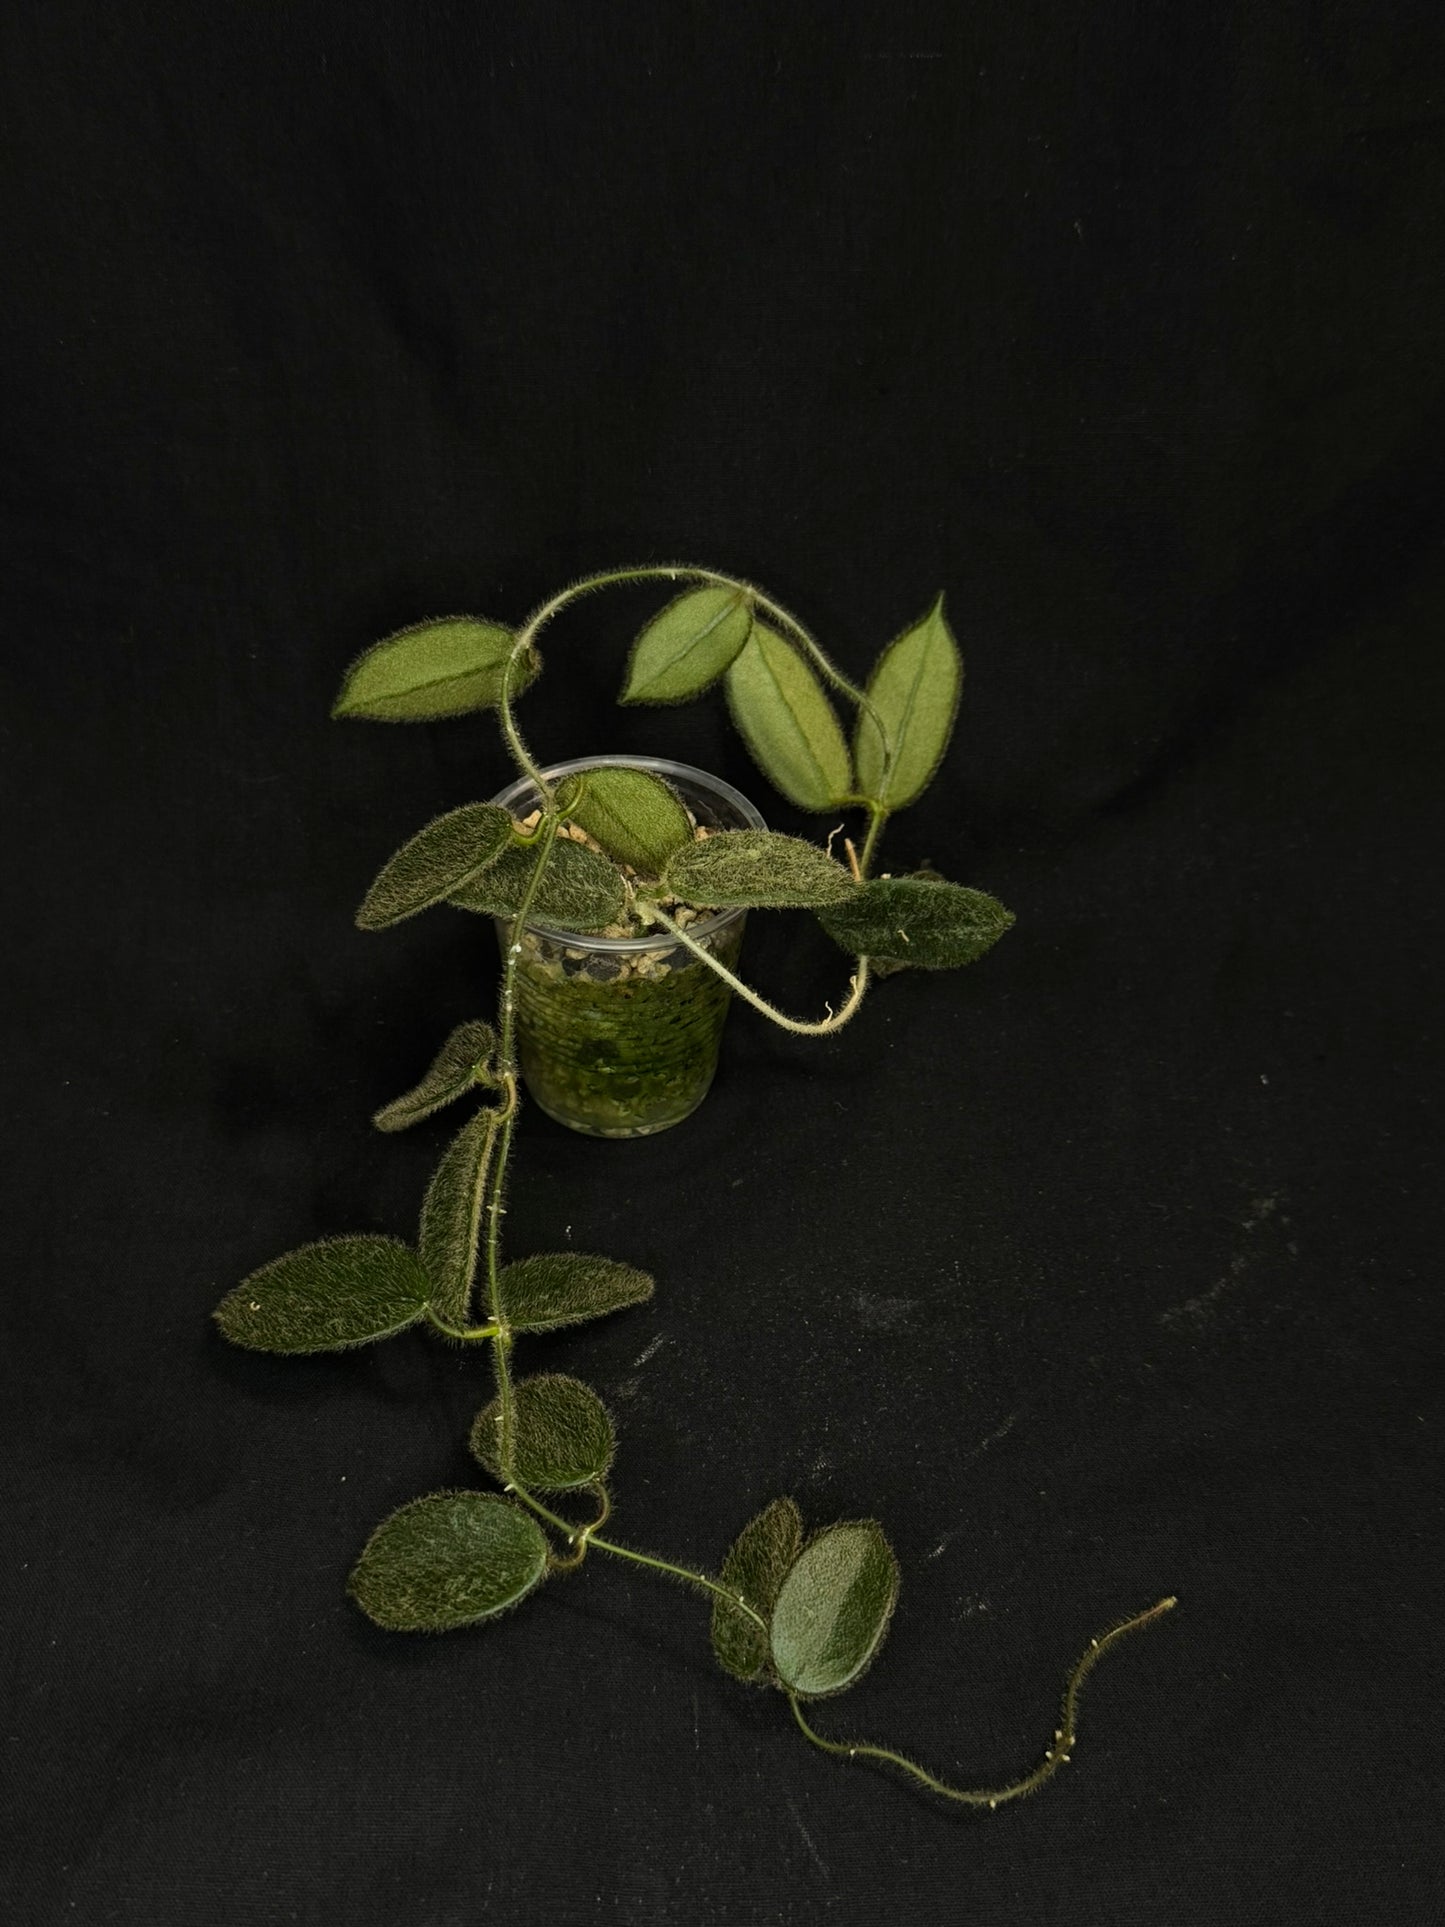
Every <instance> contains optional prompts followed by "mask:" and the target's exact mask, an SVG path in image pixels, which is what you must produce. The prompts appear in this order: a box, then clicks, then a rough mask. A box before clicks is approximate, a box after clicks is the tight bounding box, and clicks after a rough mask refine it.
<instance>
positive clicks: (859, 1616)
mask: <svg viewBox="0 0 1445 1927" xmlns="http://www.w3.org/2000/svg"><path fill="white" fill-rule="evenodd" d="M897 1598H898V1561H897V1560H896V1559H895V1558H894V1556H893V1548H892V1547H891V1546H890V1545H889V1543H888V1541H887V1540H886V1539H885V1538H884V1537H883V1531H882V1528H881V1527H880V1526H878V1525H877V1524H876V1523H875V1522H874V1521H873V1520H872V1519H861V1520H852V1521H849V1522H848V1523H846V1524H844V1525H836V1526H828V1527H827V1528H826V1529H825V1530H824V1531H822V1532H820V1533H818V1534H817V1536H816V1537H815V1538H813V1539H810V1540H809V1542H808V1544H807V1545H806V1546H805V1547H804V1548H803V1551H802V1553H801V1554H800V1555H799V1557H798V1559H797V1561H796V1562H795V1563H794V1565H793V1567H792V1569H791V1571H790V1572H789V1573H788V1576H787V1578H786V1579H784V1581H783V1583H782V1586H781V1588H780V1590H779V1592H778V1598H777V1603H776V1605H775V1606H774V1608H773V1619H772V1636H771V1637H772V1649H773V1666H774V1668H775V1669H776V1671H777V1675H778V1678H779V1679H780V1680H781V1681H782V1683H783V1685H784V1686H786V1687H789V1688H791V1690H792V1691H793V1692H795V1693H797V1694H798V1695H799V1696H800V1697H802V1698H805V1699H818V1698H821V1697H823V1696H824V1695H826V1694H828V1693H841V1692H842V1691H843V1690H844V1688H845V1687H848V1686H851V1685H852V1684H853V1682H854V1681H855V1680H856V1679H858V1678H859V1676H860V1675H861V1674H862V1673H863V1672H864V1671H865V1670H866V1668H867V1666H868V1664H869V1662H870V1661H871V1660H872V1658H873V1656H874V1654H875V1653H876V1652H877V1651H878V1648H879V1646H880V1644H881V1643H882V1640H883V1635H884V1633H885V1632H887V1630H888V1621H889V1619H890V1618H891V1616H892V1613H893V1607H894V1602H895V1601H896V1600H897Z"/></svg>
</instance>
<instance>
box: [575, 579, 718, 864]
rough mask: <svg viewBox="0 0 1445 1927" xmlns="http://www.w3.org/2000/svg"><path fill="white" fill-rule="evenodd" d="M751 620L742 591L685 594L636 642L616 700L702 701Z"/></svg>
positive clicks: (669, 605)
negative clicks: (696, 698)
mask: <svg viewBox="0 0 1445 1927" xmlns="http://www.w3.org/2000/svg"><path fill="white" fill-rule="evenodd" d="M752 621H753V612H752V606H751V604H750V603H749V601H748V598H747V596H746V595H745V594H744V593H743V591H742V590H741V589H732V588H708V589H687V590H685V591H684V592H683V594H682V595H680V596H678V597H677V598H676V599H675V600H674V601H672V602H669V603H668V605H667V607H666V608H665V609H664V610H663V611H662V614H661V615H659V616H655V617H654V618H653V620H652V621H651V622H649V623H648V625H647V627H646V628H645V629H644V630H643V631H642V633H641V635H640V636H639V637H638V638H637V640H636V642H634V643H633V645H632V654H631V655H630V656H629V657H628V660H627V677H626V680H625V682H624V685H623V690H622V695H621V696H620V698H619V699H618V700H619V701H621V702H624V703H684V702H687V701H688V699H689V698H690V697H692V696H700V695H701V694H702V692H703V690H704V689H706V688H707V687H708V685H709V683H712V682H715V681H716V680H717V678H718V677H719V676H720V675H721V674H722V673H723V671H724V670H725V669H726V668H727V666H728V664H729V663H730V662H731V661H732V660H733V658H734V657H735V656H736V655H737V653H738V651H739V650H740V649H741V648H742V646H743V644H744V643H745V642H746V641H747V639H748V631H749V629H751V627H752ZM598 841H599V842H600V841H601V838H599V839H598Z"/></svg>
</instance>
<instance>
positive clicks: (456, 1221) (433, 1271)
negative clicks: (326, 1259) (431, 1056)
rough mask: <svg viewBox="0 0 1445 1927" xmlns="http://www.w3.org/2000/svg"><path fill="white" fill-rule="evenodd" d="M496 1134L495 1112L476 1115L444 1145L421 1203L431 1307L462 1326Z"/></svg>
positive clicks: (421, 1243)
mask: <svg viewBox="0 0 1445 1927" xmlns="http://www.w3.org/2000/svg"><path fill="white" fill-rule="evenodd" d="M496 1136H497V1116H496V1112H495V1111H489V1110H481V1111H478V1112H477V1114H476V1116H475V1117H474V1118H472V1119H471V1120H470V1121H469V1122H468V1123H466V1124H464V1125H463V1126H462V1128H461V1129H460V1130H459V1131H458V1132H457V1134H456V1136H455V1137H454V1138H453V1139H452V1141H451V1143H450V1144H449V1145H448V1146H447V1148H446V1151H445V1152H444V1153H443V1156H442V1161H441V1163H440V1164H439V1165H438V1166H437V1168H436V1170H435V1172H434V1173H433V1174H432V1181H431V1183H430V1184H429V1185H428V1186H427V1191H426V1197H425V1199H424V1200H423V1202H422V1207H421V1234H420V1236H419V1238H418V1239H417V1255H418V1257H419V1258H420V1259H421V1268H422V1270H423V1271H424V1272H425V1273H426V1275H427V1277H428V1279H429V1280H430V1281H431V1302H432V1304H433V1305H434V1306H435V1307H436V1309H437V1310H438V1311H439V1312H440V1313H441V1315H442V1317H443V1318H446V1319H449V1320H450V1321H451V1323H452V1324H454V1325H460V1324H465V1322H466V1320H467V1318H468V1316H469V1315H470V1312H471V1303H472V1280H473V1278H475V1276H476V1272H477V1234H478V1232H479V1230H480V1228H481V1221H482V1190H483V1187H484V1185H485V1183H486V1178H487V1172H488V1170H489V1169H490V1168H491V1162H492V1149H493V1146H494V1145H495V1143H496Z"/></svg>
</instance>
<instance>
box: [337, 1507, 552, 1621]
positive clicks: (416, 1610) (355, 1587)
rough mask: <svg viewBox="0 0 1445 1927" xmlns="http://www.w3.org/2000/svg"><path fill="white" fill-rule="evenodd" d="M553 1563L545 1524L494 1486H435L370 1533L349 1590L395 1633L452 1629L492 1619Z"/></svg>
mask: <svg viewBox="0 0 1445 1927" xmlns="http://www.w3.org/2000/svg"><path fill="white" fill-rule="evenodd" d="M546 1570H547V1541H546V1540H545V1539H544V1538H543V1536H542V1530H541V1527H540V1526H538V1524H537V1523H536V1521H535V1520H534V1519H533V1518H532V1517H531V1516H530V1514H528V1513H526V1512H523V1511H522V1510H521V1508H520V1507H519V1506H515V1505H509V1504H508V1503H507V1501H506V1500H505V1499H499V1498H496V1497H495V1496H494V1495H493V1494H491V1493H488V1492H432V1493H430V1494H428V1496H427V1497H426V1498H424V1499H413V1500H412V1501H411V1503H410V1504H409V1505H404V1506H402V1507H401V1509H400V1511H398V1512H393V1513H392V1515H391V1517H390V1518H389V1519H383V1520H382V1522H381V1524H380V1525H379V1526H378V1527H377V1528H376V1530H375V1532H373V1533H372V1535H371V1537H370V1538H369V1539H368V1540H367V1542H366V1545H365V1547H364V1549H363V1551H362V1554H361V1557H360V1558H359V1559H358V1560H357V1562H356V1565H355V1567H354V1568H353V1570H352V1574H351V1580H350V1584H349V1588H348V1590H349V1591H350V1593H351V1596H352V1598H353V1599H354V1600H355V1601H356V1603H357V1605H358V1606H360V1608H361V1610H362V1611H363V1612H364V1613H365V1614H366V1616H367V1618H368V1619H371V1620H374V1621H375V1623H376V1624H377V1625H378V1626H383V1627H385V1628H386V1630H387V1631H388V1632H394V1633H445V1632H450V1631H452V1630H453V1629H454V1628H455V1627H457V1626H472V1625H475V1624H476V1622H477V1621H478V1620H479V1619H492V1618H494V1617H495V1616H496V1614H498V1613H501V1612H505V1611H506V1610H507V1608H508V1607H509V1606H515V1605H516V1604H517V1601H518V1600H519V1599H524V1598H525V1597H526V1596H527V1594H528V1593H529V1592H530V1591H531V1590H532V1588H533V1587H534V1586H535V1585H536V1584H537V1582H538V1581H539V1580H540V1579H541V1578H542V1576H543V1574H544V1573H545V1572H546Z"/></svg>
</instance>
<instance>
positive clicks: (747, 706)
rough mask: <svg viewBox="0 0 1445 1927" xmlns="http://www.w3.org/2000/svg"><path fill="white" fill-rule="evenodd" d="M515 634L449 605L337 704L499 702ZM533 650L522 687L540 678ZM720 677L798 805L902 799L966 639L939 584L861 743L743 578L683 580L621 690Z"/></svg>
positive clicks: (434, 707) (876, 679)
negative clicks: (451, 611)
mask: <svg viewBox="0 0 1445 1927" xmlns="http://www.w3.org/2000/svg"><path fill="white" fill-rule="evenodd" d="M515 643H516V638H515V636H514V634H513V632H512V631H511V630H509V629H506V628H504V627H502V625H500V624H499V623H492V622H483V621H479V620H477V619H475V618H473V617H468V616H447V617H442V618H440V619H438V620H436V621H432V622H424V623H418V624H416V625H414V626H413V627H411V628H408V629H403V630H401V631H399V632H398V633H397V634H396V635H393V636H388V637H387V638H386V639H385V640H384V641H382V642H379V643H377V644H375V645H374V647H372V648H371V649H368V650H367V651H366V652H365V654H363V655H362V656H361V657H359V658H358V660H357V661H356V662H355V663H353V664H352V666H351V668H350V669H349V670H348V672H347V675H346V677H345V680H344V681H343V683H342V688H341V694H340V696H339V697H338V699H337V702H336V705H335V708H334V709H333V711H332V713H333V715H336V716H346V717H360V718H367V719H370V720H374V721H384V722H421V721H432V720H435V719H437V718H439V717H443V716H456V715H463V714H466V713H468V712H469V711H471V710H475V709H485V708H492V707H494V706H495V705H496V704H497V703H499V702H500V700H501V695H502V687H503V682H504V679H505V678H506V676H507V675H508V663H509V661H510V658H511V656H512V653H513V650H514V648H515ZM540 666H541V665H540V661H539V659H538V657H537V656H536V654H535V652H534V651H530V650H529V651H527V652H525V655H524V657H523V658H522V659H519V660H518V662H517V663H516V664H515V666H514V667H513V668H512V670H511V672H510V673H511V693H514V694H515V693H518V692H520V690H522V689H523V688H525V687H526V685H527V684H528V683H529V682H530V681H531V680H532V679H533V677H535V675H536V674H537V673H538V670H539V669H540ZM719 677H721V678H723V680H724V686H725V689H726V693H727V698H728V705H729V708H730V709H731V711H732V715H733V719H734V721H735V722H736V723H737V726H738V729H739V731H740V732H741V734H742V737H743V740H744V741H745V742H746V743H747V746H748V748H749V750H750V751H751V753H752V755H753V757H754V759H755V761H756V762H757V763H758V765H759V767H760V768H761V769H762V771H763V773H764V774H765V775H766V776H767V777H768V779H769V780H770V781H771V782H772V783H774V784H775V785H776V786H777V788H778V789H780V790H781V791H782V793H783V794H784V795H785V796H786V797H787V798H788V799H789V801H790V802H793V803H796V804H797V805H798V806H799V807H800V808H801V809H806V810H818V811H824V810H831V809H836V808H838V807H840V806H841V805H843V804H845V803H849V802H858V801H868V802H871V803H874V804H876V805H877V806H878V807H879V808H881V809H885V810H889V811H892V810H900V809H903V808H905V807H906V805H908V804H909V803H912V802H914V801H916V799H917V798H918V797H919V796H920V795H921V794H922V793H923V791H924V790H925V789H926V788H927V786H928V784H929V782H930V781H931V779H932V777H933V773H934V771H935V770H936V769H937V767H938V764H939V762H940V760H941V759H942V756H943V753H944V750H945V749H946V748H947V747H948V739H949V736H950V735H951V733H952V730H953V722H954V717H955V715H956V714H957V710H958V699H959V692H960V690H961V688H962V684H963V663H962V659H961V657H960V655H959V651H958V645H957V643H956V642H955V640H954V638H953V634H952V631H951V630H950V628H949V626H948V621H947V618H946V617H945V615H944V613H943V597H942V596H941V595H940V596H939V597H938V599H937V601H936V602H935V603H934V604H933V607H932V608H931V609H930V610H929V611H928V613H927V614H926V615H925V616H924V617H922V619H921V620H920V621H918V622H916V623H914V624H913V625H912V626H911V627H910V628H908V629H905V630H904V631H903V633H902V634H901V635H899V636H897V637H895V638H894V640H893V641H892V642H890V643H889V644H888V645H887V647H886V648H885V649H884V650H883V652H882V654H881V655H880V656H879V658H878V661H877V663H876V664H875V665H874V668H873V673H872V675H871V677H870V679H869V683H868V689H867V696H868V700H869V704H870V705H871V713H870V710H869V709H862V710H860V712H859V716H858V723H857V728H856V730H855V733H854V741H853V749H852V753H851V754H850V752H849V748H848V744H847V742H846V741H845V739H844V736H843V731H842V728H841V727H840V725H839V722H838V718H837V716H836V714H835V713H834V710H833V706H832V704H831V703H830V701H829V700H828V696H827V694H826V692H825V690H824V688H823V685H822V683H821V682H820V681H819V679H818V677H817V675H816V674H815V673H814V671H813V669H812V667H811V666H810V665H809V663H808V662H807V661H806V660H805V659H804V657H803V655H802V654H800V653H799V651H798V650H797V649H796V648H794V646H793V644H792V643H791V642H789V641H788V639H787V638H786V637H785V636H784V635H783V634H782V633H781V632H780V631H779V630H777V629H775V628H772V627H771V626H770V625H769V624H767V623H766V622H764V621H762V620H761V618H759V617H758V615H757V614H756V611H755V609H754V605H753V600H752V597H751V596H750V595H749V593H748V592H747V590H745V589H744V588H742V587H740V586H737V585H732V584H728V585H718V586H708V587H704V588H695V589H688V590H685V591H684V592H683V593H682V594H681V595H679V596H677V597H675V598H674V599H673V601H671V602H670V603H669V604H668V605H667V607H666V608H665V609H663V610H662V611H661V613H660V614H659V615H657V616H656V617H654V618H653V620H652V621H651V622H650V623H648V624H647V626H646V627H645V628H644V629H643V630H642V632H641V634H640V635H639V636H638V637H637V639H636V641H635V642H634V643H633V646H632V652H631V655H630V657H629V659H628V665H627V674H626V679H625V682H624V685H623V691H622V696H621V700H622V701H623V702H624V703H680V702H688V701H690V700H691V699H692V698H693V697H695V696H699V695H701V694H702V693H703V691H704V690H706V689H708V688H710V687H711V685H712V684H713V683H714V682H716V681H717V680H718V678H719Z"/></svg>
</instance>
